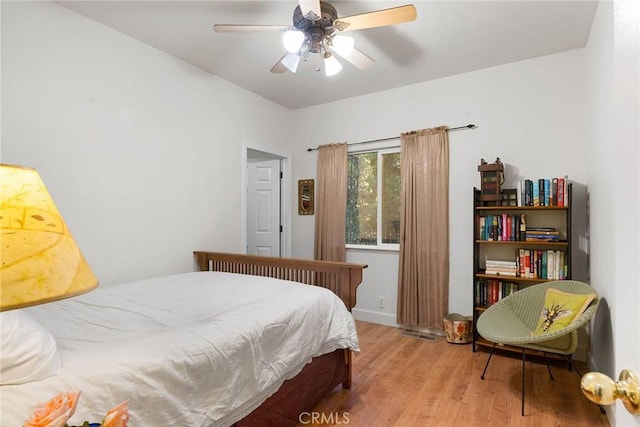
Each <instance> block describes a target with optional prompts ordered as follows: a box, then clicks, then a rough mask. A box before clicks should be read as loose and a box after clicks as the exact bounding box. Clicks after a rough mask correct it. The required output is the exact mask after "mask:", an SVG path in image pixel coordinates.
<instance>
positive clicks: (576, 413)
mask: <svg viewBox="0 0 640 427" xmlns="http://www.w3.org/2000/svg"><path fill="white" fill-rule="evenodd" d="M357 326H358V334H359V337H360V349H361V353H360V354H359V355H358V356H355V357H354V371H353V386H352V388H351V390H342V388H341V387H338V388H336V389H335V390H333V391H332V392H331V393H330V394H329V395H328V396H327V397H325V398H324V400H322V401H321V402H320V403H319V404H318V405H317V406H316V408H315V410H314V413H312V414H309V416H307V417H303V418H301V421H302V422H301V424H299V425H300V426H305V425H306V426H308V425H343V424H348V425H350V426H385V427H386V426H403V427H404V426H446V427H449V426H531V427H540V426H562V427H566V426H586V425H589V426H608V425H609V422H608V420H607V418H606V416H605V415H604V414H602V413H601V412H600V409H599V407H598V406H597V405H595V404H593V403H591V402H590V401H589V400H588V399H587V398H586V397H584V396H583V395H582V392H581V391H580V379H579V377H578V375H577V374H576V372H575V371H571V372H570V371H569V370H568V369H567V365H566V364H561V365H552V372H553V375H554V378H555V380H553V381H552V380H551V379H550V378H549V374H548V372H547V368H546V365H545V364H544V363H536V362H529V360H528V359H527V365H526V392H525V416H524V417H522V416H521V415H520V396H521V380H522V360H521V359H520V358H519V357H517V356H516V357H508V356H504V355H498V354H496V355H494V357H493V358H492V360H491V364H490V365H489V368H488V370H487V374H486V376H485V380H481V379H480V374H481V373H482V369H483V368H484V364H485V362H486V360H487V357H488V355H489V353H488V352H487V351H483V350H479V351H477V352H476V353H473V352H472V351H471V344H468V345H460V344H450V343H448V342H447V341H446V339H445V338H444V337H439V338H438V339H437V340H436V341H432V342H428V341H424V340H420V339H416V338H412V337H408V336H405V335H402V334H401V331H400V330H399V329H397V328H392V327H388V326H382V325H376V324H372V323H366V322H360V321H358V322H357ZM578 366H579V368H580V370H581V371H582V372H583V373H584V371H586V367H585V366H584V365H583V366H580V365H578ZM312 416H315V421H316V422H315V423H313V422H311V421H313V420H312V418H311V417H312Z"/></svg>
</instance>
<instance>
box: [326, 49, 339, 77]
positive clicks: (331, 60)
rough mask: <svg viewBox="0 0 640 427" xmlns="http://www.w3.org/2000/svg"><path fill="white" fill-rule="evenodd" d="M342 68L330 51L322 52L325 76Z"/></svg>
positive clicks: (329, 75)
mask: <svg viewBox="0 0 640 427" xmlns="http://www.w3.org/2000/svg"><path fill="white" fill-rule="evenodd" d="M341 70H342V64H341V63H340V62H339V61H338V60H337V59H336V58H335V56H333V55H332V54H331V52H325V54H324V74H325V75H326V76H327V77H331V76H334V75H336V74H338V73H339V72H340V71H341Z"/></svg>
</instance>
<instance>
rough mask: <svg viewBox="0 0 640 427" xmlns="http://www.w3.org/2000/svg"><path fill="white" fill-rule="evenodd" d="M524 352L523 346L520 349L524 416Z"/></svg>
mask: <svg viewBox="0 0 640 427" xmlns="http://www.w3.org/2000/svg"><path fill="white" fill-rule="evenodd" d="M525 355H526V353H525V351H524V348H523V349H522V416H523V417H524V364H525V360H526V356H525Z"/></svg>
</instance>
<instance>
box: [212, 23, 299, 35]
mask: <svg viewBox="0 0 640 427" xmlns="http://www.w3.org/2000/svg"><path fill="white" fill-rule="evenodd" d="M289 29H291V25H243V24H215V25H214V26H213V31H215V32H216V33H254V32H260V31H287V30H289Z"/></svg>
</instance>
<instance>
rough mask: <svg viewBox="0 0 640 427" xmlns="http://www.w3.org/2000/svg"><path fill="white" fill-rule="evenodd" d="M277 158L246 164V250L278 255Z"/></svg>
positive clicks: (251, 252)
mask: <svg viewBox="0 0 640 427" xmlns="http://www.w3.org/2000/svg"><path fill="white" fill-rule="evenodd" d="M280 224H281V223H280V160H279V159H275V160H261V161H258V162H252V163H249V164H248V165H247V253H248V254H250V255H262V256H280Z"/></svg>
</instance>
